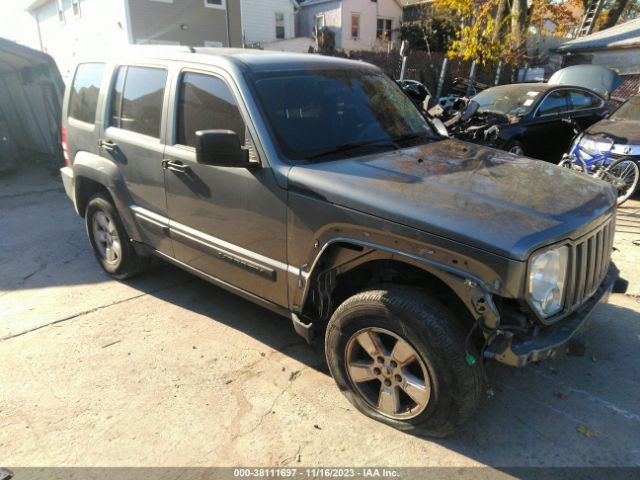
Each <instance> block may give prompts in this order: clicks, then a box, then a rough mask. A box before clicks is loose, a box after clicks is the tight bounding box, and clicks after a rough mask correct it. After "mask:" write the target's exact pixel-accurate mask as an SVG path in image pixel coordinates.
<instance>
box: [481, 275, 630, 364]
mask: <svg viewBox="0 0 640 480" xmlns="http://www.w3.org/2000/svg"><path fill="white" fill-rule="evenodd" d="M619 273H620V272H619V270H618V269H617V268H616V266H615V265H614V264H613V263H611V265H610V266H609V270H608V271H607V275H606V277H605V279H604V280H603V282H602V284H601V285H600V288H598V290H597V291H596V293H595V294H594V295H593V296H592V297H591V298H590V299H589V300H587V301H586V302H585V303H584V304H583V305H582V306H580V308H578V309H577V310H576V311H575V312H573V313H572V314H571V315H569V316H568V317H566V318H564V319H562V320H560V321H559V322H558V323H556V324H554V325H553V326H550V327H546V328H544V329H541V330H539V331H538V332H537V334H519V333H513V332H510V331H504V332H501V334H499V335H497V336H496V337H495V339H494V340H493V342H491V343H490V344H489V345H488V346H487V348H486V349H485V352H484V357H485V358H487V359H493V360H496V361H498V362H500V363H504V364H506V365H510V366H513V367H522V366H524V365H526V364H528V363H531V362H537V361H539V360H546V359H549V358H553V357H555V356H557V355H560V354H564V353H566V351H567V349H568V348H569V347H570V345H571V342H572V341H573V340H574V337H576V336H577V335H579V334H580V333H581V332H582V331H583V330H584V328H585V327H586V325H587V323H588V321H589V318H590V317H591V314H592V313H593V312H594V310H595V309H596V307H597V306H598V305H599V304H600V303H606V301H607V300H608V299H609V294H610V293H611V292H615V293H624V292H625V291H626V289H627V285H628V282H626V281H625V280H623V279H621V278H619V277H618V275H619Z"/></svg>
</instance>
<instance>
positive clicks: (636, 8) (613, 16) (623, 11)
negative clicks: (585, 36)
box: [598, 0, 640, 30]
mask: <svg viewBox="0 0 640 480" xmlns="http://www.w3.org/2000/svg"><path fill="white" fill-rule="evenodd" d="M639 14H640V3H639V2H638V1H637V0H614V1H613V2H612V3H611V5H610V6H608V8H605V9H604V11H603V12H602V17H601V18H600V19H599V21H598V30H604V29H605V28H611V27H613V26H615V25H617V24H618V23H619V22H621V21H626V20H630V19H632V18H637V17H638V15H639Z"/></svg>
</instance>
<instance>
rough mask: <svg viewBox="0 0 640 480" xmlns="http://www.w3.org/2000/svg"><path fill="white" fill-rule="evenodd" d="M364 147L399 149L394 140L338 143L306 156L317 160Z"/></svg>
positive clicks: (307, 158) (306, 158)
mask: <svg viewBox="0 0 640 480" xmlns="http://www.w3.org/2000/svg"><path fill="white" fill-rule="evenodd" d="M363 147H380V148H388V147H393V148H394V149H396V150H397V149H398V146H397V145H396V144H395V143H393V142H381V141H374V142H362V143H343V144H342V145H338V146H337V147H331V148H327V149H326V150H322V151H320V152H317V153H314V154H313V155H309V156H308V157H305V160H315V159H316V158H320V157H325V156H327V155H332V154H336V153H345V152H348V151H350V150H355V149H357V148H363Z"/></svg>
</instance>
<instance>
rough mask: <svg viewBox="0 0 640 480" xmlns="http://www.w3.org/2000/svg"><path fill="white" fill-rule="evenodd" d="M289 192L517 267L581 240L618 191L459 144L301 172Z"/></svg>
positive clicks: (609, 209)
mask: <svg viewBox="0 0 640 480" xmlns="http://www.w3.org/2000/svg"><path fill="white" fill-rule="evenodd" d="M289 184H290V186H291V187H294V188H295V189H296V190H297V191H303V192H304V191H305V190H306V191H308V192H309V193H310V194H313V195H314V196H320V197H322V198H324V199H326V201H328V202H330V203H333V204H336V205H340V206H343V207H347V208H351V209H354V210H357V211H361V212H364V213H367V214H370V215H374V216H377V217H380V218H381V219H384V220H385V221H392V222H396V223H400V224H403V225H406V226H410V227H413V228H416V229H419V230H422V231H425V232H429V233H432V234H436V235H440V236H442V237H446V238H449V239H451V240H455V241H458V242H461V243H465V244H467V245H470V246H474V247H477V248H481V249H483V250H486V251H489V252H492V253H496V254H499V255H502V256H505V257H509V258H513V259H516V260H524V259H526V258H527V257H528V255H529V254H530V253H531V251H532V250H534V249H536V248H538V247H540V246H543V245H546V244H549V243H552V242H554V241H558V240H562V239H565V238H573V237H577V236H579V235H582V234H583V233H585V232H586V231H587V230H589V229H590V228H593V226H594V225H595V223H596V222H597V221H599V218H600V217H601V216H602V215H605V214H608V213H610V212H612V211H613V210H614V208H615V200H616V195H615V192H614V191H613V189H612V188H610V187H608V186H607V185H606V184H605V183H604V182H601V181H599V180H595V179H593V178H590V177H588V176H586V175H580V174H578V173H575V172H572V171H570V170H568V169H564V168H560V167H557V166H556V165H552V164H550V163H545V162H541V161H536V160H530V159H525V158H518V157H515V156H513V155H511V154H508V153H506V152H502V151H498V150H494V149H489V148H486V147H481V146H478V145H472V144H468V143H465V142H461V141H458V140H445V141H439V142H435V143H431V144H428V145H421V146H419V147H414V148H408V149H404V150H399V151H392V152H386V153H384V154H376V155H369V156H366V157H360V158H353V159H345V160H338V161H328V162H323V163H317V164H313V165H300V166H295V167H293V168H292V169H291V170H290V173H289ZM381 228H384V226H383V225H381Z"/></svg>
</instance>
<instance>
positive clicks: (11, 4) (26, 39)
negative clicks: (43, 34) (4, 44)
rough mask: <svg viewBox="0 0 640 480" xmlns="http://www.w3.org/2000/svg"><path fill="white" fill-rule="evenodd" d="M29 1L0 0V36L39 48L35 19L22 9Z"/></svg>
mask: <svg viewBox="0 0 640 480" xmlns="http://www.w3.org/2000/svg"><path fill="white" fill-rule="evenodd" d="M30 1H31V0H0V11H2V14H1V16H0V37H3V38H7V39H9V40H13V41H15V42H18V43H22V44H23V45H27V46H29V47H33V48H38V49H39V48H40V45H39V44H38V33H37V29H36V24H35V21H34V20H33V18H32V17H31V15H29V13H27V12H25V11H24V8H25V6H26V5H28V4H29V3H30Z"/></svg>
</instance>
